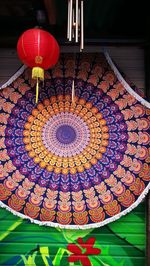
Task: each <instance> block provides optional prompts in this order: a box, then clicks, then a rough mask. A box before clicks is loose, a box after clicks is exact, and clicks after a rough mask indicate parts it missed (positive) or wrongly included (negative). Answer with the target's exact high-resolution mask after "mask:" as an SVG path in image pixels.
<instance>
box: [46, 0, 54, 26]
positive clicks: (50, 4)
mask: <svg viewBox="0 0 150 266" xmlns="http://www.w3.org/2000/svg"><path fill="white" fill-rule="evenodd" d="M44 5H45V9H46V12H47V16H48V21H49V24H50V25H55V24H56V6H55V0H44Z"/></svg>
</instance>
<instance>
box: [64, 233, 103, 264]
mask: <svg viewBox="0 0 150 266" xmlns="http://www.w3.org/2000/svg"><path fill="white" fill-rule="evenodd" d="M95 240H96V239H95V238H94V237H90V238H89V239H87V240H86V241H85V242H83V240H82V238H78V239H77V243H78V244H68V246H67V249H68V250H69V251H70V252H71V253H73V254H71V255H70V256H69V258H68V261H69V262H76V261H80V262H81V264H82V265H83V266H92V264H91V262H90V259H89V257H88V256H89V255H98V254H100V253H101V250H100V249H99V248H94V243H95Z"/></svg>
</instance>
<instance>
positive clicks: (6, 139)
mask: <svg viewBox="0 0 150 266" xmlns="http://www.w3.org/2000/svg"><path fill="white" fill-rule="evenodd" d="M30 71H31V70H30V69H28V68H26V69H25V68H24V67H23V68H21V69H20V70H19V71H18V72H17V73H16V74H15V75H14V76H13V77H12V78H11V79H10V80H9V81H8V82H7V83H6V84H5V85H4V86H3V88H1V91H0V110H1V111H0V135H1V139H0V148H1V149H0V158H1V164H0V200H1V204H0V206H1V207H5V208H7V209H8V210H9V211H11V212H13V213H14V214H15V215H18V216H20V217H22V218H28V219H30V220H31V221H32V222H35V223H38V224H41V225H49V226H55V227H57V226H58V227H63V228H71V229H74V228H76V229H77V228H79V229H86V228H94V227H99V226H103V225H105V224H107V223H109V222H112V221H114V220H116V219H118V218H120V217H121V216H122V215H125V214H126V213H128V212H129V211H131V210H132V209H133V208H135V207H136V206H137V205H138V204H139V203H140V202H141V201H142V200H143V198H144V196H145V195H146V193H147V192H148V189H149V180H150V174H149V172H148V171H149V169H148V164H149V157H148V156H149V155H148V148H149V146H148V144H149V135H148V131H149V119H150V109H149V107H150V104H149V103H148V102H147V101H146V100H144V99H143V98H142V97H141V96H140V95H139V94H137V93H136V92H135V90H133V89H132V88H131V87H130V86H129V85H128V84H127V83H126V81H125V80H124V79H123V77H122V76H121V74H120V73H119V72H118V70H117V68H116V67H115V65H114V64H113V62H112V60H111V59H110V57H109V55H108V54H105V55H104V54H88V55H87V54H84V53H83V54H78V55H76V59H74V56H73V55H72V54H62V55H61V57H60V60H59V62H58V64H57V65H56V66H55V67H54V68H53V69H51V70H49V71H47V72H46V73H45V81H44V84H43V85H42V84H41V85H40V93H39V102H38V104H37V105H36V104H35V82H34V81H33V80H31V72H30ZM73 82H74V85H75V97H74V100H73V101H72V83H73ZM4 87H6V88H4Z"/></svg>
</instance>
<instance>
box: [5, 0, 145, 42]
mask: <svg viewBox="0 0 150 266" xmlns="http://www.w3.org/2000/svg"><path fill="white" fill-rule="evenodd" d="M67 2H68V1H67V0H43V1H42V0H32V1H31V0H11V1H10V0H1V1H0V47H16V43H17V40H18V37H19V36H20V34H21V33H22V32H23V31H25V30H27V29H29V28H32V27H35V26H41V27H42V28H44V29H46V30H48V31H49V32H51V33H52V34H53V35H54V36H55V37H56V39H57V40H58V41H59V43H60V44H66V43H67V39H66V29H67ZM146 2H147V1H146V0H143V1H135V0H132V1H131V0H84V30H85V42H86V43H87V44H96V43H100V42H103V43H106V44H107V43H109V44H114V45H115V44H121V43H123V44H133V43H145V42H146V40H147V35H148V24H149V23H148V15H149V14H148V8H147V5H146Z"/></svg>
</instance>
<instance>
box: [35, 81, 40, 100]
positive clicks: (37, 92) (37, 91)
mask: <svg viewBox="0 0 150 266" xmlns="http://www.w3.org/2000/svg"><path fill="white" fill-rule="evenodd" d="M38 98H39V79H38V78H37V80H36V99H35V102H36V103H38Z"/></svg>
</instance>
